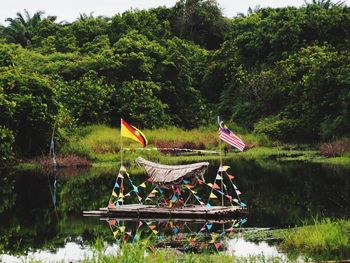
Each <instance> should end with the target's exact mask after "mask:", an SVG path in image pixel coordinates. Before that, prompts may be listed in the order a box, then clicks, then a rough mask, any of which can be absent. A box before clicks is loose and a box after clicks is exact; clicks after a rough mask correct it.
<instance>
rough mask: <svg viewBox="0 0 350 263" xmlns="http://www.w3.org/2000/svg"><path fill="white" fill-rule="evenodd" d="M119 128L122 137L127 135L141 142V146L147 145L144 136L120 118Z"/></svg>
mask: <svg viewBox="0 0 350 263" xmlns="http://www.w3.org/2000/svg"><path fill="white" fill-rule="evenodd" d="M120 129H121V136H122V137H127V138H129V139H132V140H134V141H137V142H138V143H141V144H142V146H143V147H145V146H146V145H147V139H146V136H145V135H144V134H143V133H142V132H141V131H140V130H139V129H137V128H136V127H134V126H132V125H130V124H128V123H127V122H126V121H124V120H123V119H121V127H120Z"/></svg>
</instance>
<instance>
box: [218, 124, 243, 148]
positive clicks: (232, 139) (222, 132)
mask: <svg viewBox="0 0 350 263" xmlns="http://www.w3.org/2000/svg"><path fill="white" fill-rule="evenodd" d="M218 125H219V138H220V139H221V140H223V141H224V142H227V143H228V144H230V145H232V146H233V147H236V148H237V149H239V150H240V151H242V152H243V150H244V147H245V144H244V142H243V141H242V140H241V139H240V138H238V137H237V135H235V134H234V133H233V132H232V131H230V130H229V129H228V128H227V126H226V125H225V124H224V122H223V121H220V117H218Z"/></svg>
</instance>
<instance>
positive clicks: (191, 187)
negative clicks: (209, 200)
mask: <svg viewBox="0 0 350 263" xmlns="http://www.w3.org/2000/svg"><path fill="white" fill-rule="evenodd" d="M185 186H186V187H187V188H189V189H193V188H194V185H190V184H186V185H185Z"/></svg>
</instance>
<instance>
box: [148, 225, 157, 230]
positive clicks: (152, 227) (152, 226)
mask: <svg viewBox="0 0 350 263" xmlns="http://www.w3.org/2000/svg"><path fill="white" fill-rule="evenodd" d="M156 227H157V226H154V225H151V226H149V228H150V229H151V230H153V229H155V228H156Z"/></svg>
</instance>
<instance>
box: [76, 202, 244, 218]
mask: <svg viewBox="0 0 350 263" xmlns="http://www.w3.org/2000/svg"><path fill="white" fill-rule="evenodd" d="M83 214H84V216H104V217H117V218H140V219H152V218H176V219H221V220H224V219H228V218H236V217H243V216H246V215H247V209H246V208H242V207H239V206H231V207H229V206H212V207H210V208H207V207H204V206H200V205H193V206H188V207H186V206H185V207H177V208H168V207H157V206H155V205H141V204H132V205H121V206H119V207H117V208H100V210H98V211H84V212H83Z"/></svg>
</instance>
